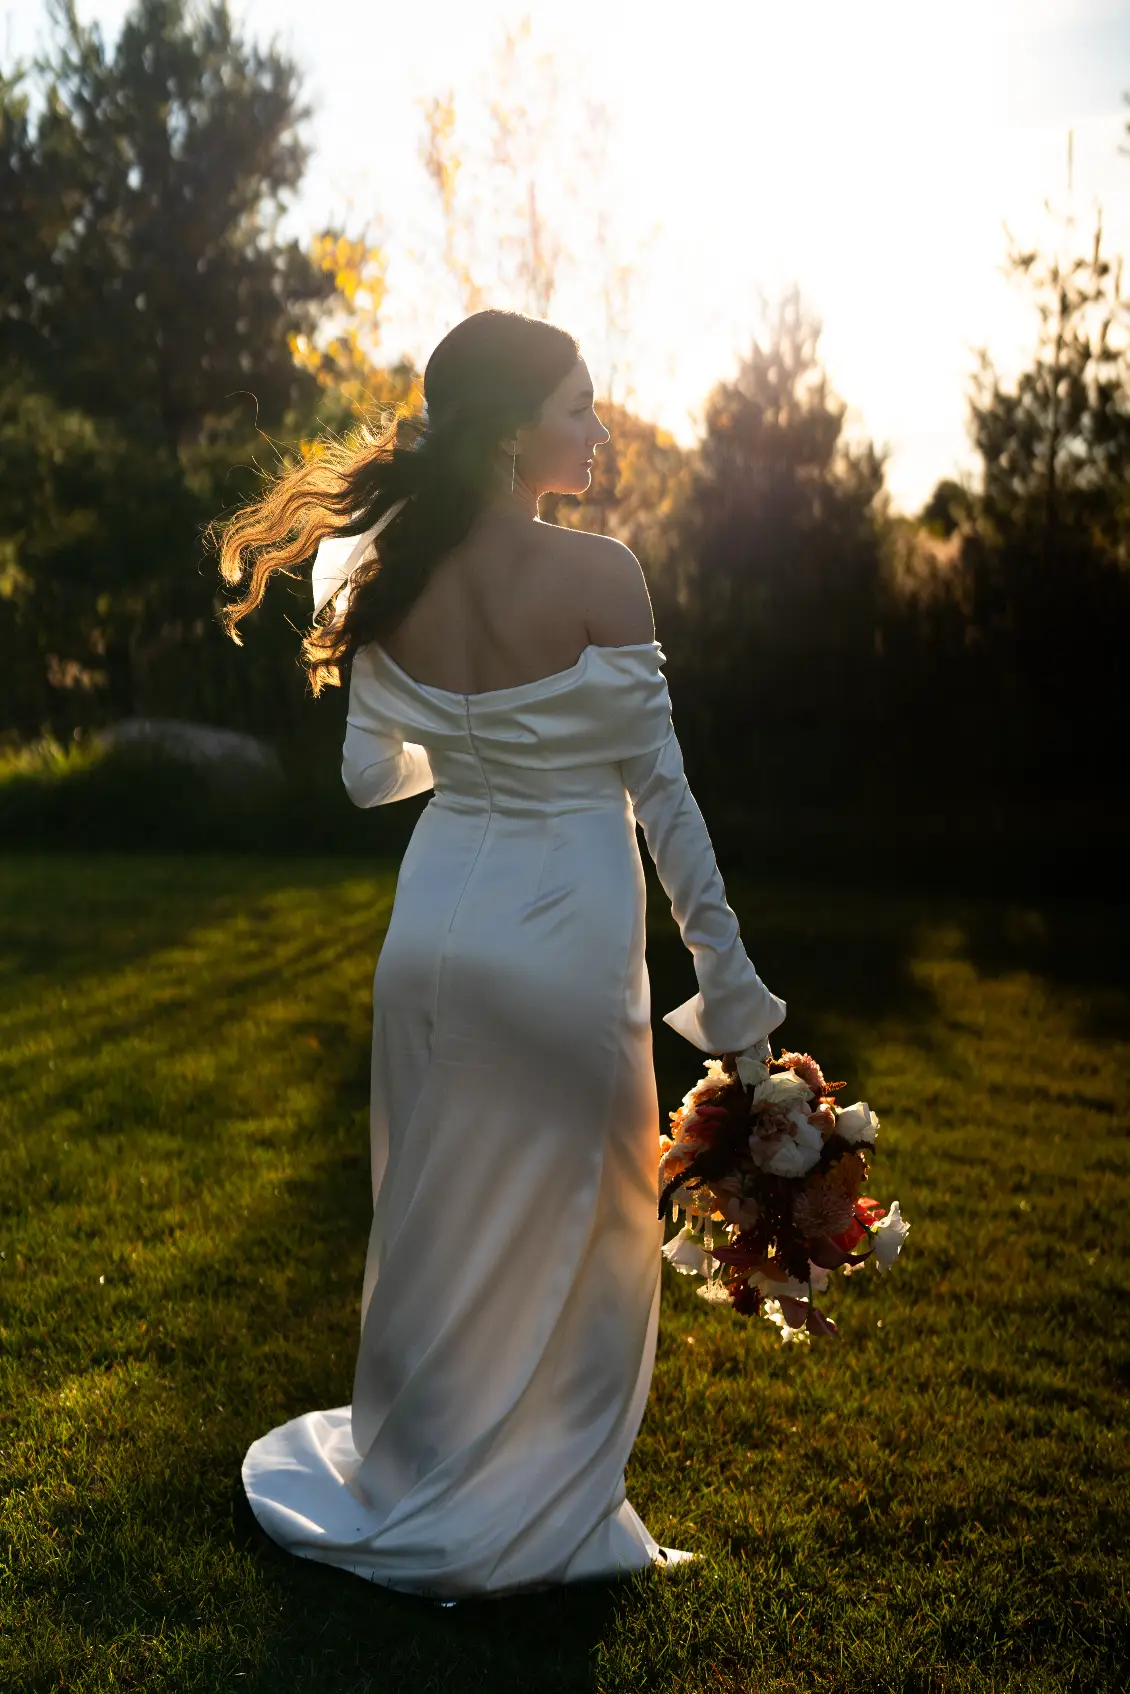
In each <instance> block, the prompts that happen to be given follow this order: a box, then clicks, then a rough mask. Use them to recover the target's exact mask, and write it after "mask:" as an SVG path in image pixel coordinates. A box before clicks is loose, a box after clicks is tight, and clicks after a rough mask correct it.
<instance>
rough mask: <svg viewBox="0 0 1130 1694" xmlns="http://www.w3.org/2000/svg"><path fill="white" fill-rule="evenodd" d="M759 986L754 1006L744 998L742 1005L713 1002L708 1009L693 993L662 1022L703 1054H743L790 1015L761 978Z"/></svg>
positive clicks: (740, 1003) (701, 999)
mask: <svg viewBox="0 0 1130 1694" xmlns="http://www.w3.org/2000/svg"><path fill="white" fill-rule="evenodd" d="M758 987H759V989H760V994H759V995H758V997H757V999H756V1001H755V1002H754V1003H753V1004H750V1002H749V999H748V997H745V996H743V997H742V999H741V1001H740V1002H739V1003H734V1004H729V1005H728V1004H727V1003H726V1002H725V1001H712V1002H711V1004H710V1005H709V1006H708V1005H707V1003H706V1001H705V1000H704V999H703V996H702V994H701V993H698V994H692V995H691V997H690V999H689V1000H684V1001H683V1003H682V1004H681V1005H679V1006H676V1007H674V1009H673V1010H672V1011H670V1012H664V1014H663V1022H664V1023H665V1024H668V1025H669V1026H670V1027H671V1028H672V1029H673V1030H675V1031H676V1033H677V1034H679V1035H681V1036H683V1037H684V1038H685V1039H686V1040H687V1041H690V1042H691V1043H692V1044H693V1045H694V1046H695V1047H699V1048H701V1049H702V1051H703V1052H704V1053H716V1054H718V1053H742V1052H744V1051H745V1049H746V1048H747V1047H752V1046H753V1044H754V1042H756V1041H763V1040H764V1039H765V1037H766V1036H767V1035H769V1034H770V1033H771V1032H772V1031H773V1030H775V1029H776V1028H777V1027H778V1025H779V1024H782V1023H784V1021H785V1017H786V1015H787V1007H786V1003H785V1001H784V1000H781V999H778V997H777V995H776V994H771V993H770V991H769V990H768V988H766V987H765V984H764V983H763V982H761V981H760V979H759V980H758Z"/></svg>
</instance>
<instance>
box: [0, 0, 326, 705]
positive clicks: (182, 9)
mask: <svg viewBox="0 0 1130 1694" xmlns="http://www.w3.org/2000/svg"><path fill="white" fill-rule="evenodd" d="M52 20H53V27H54V32H55V33H54V37H53V42H52V46H51V50H50V52H49V54H48V56H47V57H46V58H45V59H43V60H42V61H41V62H40V63H39V64H38V65H37V66H35V67H33V69H32V70H31V71H28V70H26V69H24V70H19V69H17V70H16V71H14V72H13V73H12V74H10V75H8V76H6V77H5V78H3V80H0V216H2V217H3V221H4V227H5V229H8V230H11V231H13V232H14V236H15V239H14V240H13V241H12V242H11V243H6V244H5V245H4V247H3V248H0V559H3V561H4V566H3V570H2V572H0V596H2V597H3V598H2V604H0V622H2V623H3V626H4V633H3V643H2V644H3V647H4V648H5V650H7V651H12V650H22V651H23V652H25V653H26V652H35V653H36V654H37V655H38V659H39V662H40V663H41V664H42V666H43V673H42V681H41V684H40V686H39V687H38V688H37V689H34V690H32V689H29V688H28V687H27V686H26V680H27V679H26V674H24V672H21V674H22V675H24V682H23V683H21V684H19V685H18V687H17V686H13V684H12V681H11V672H9V673H8V678H9V680H8V682H7V683H6V687H5V696H0V699H2V701H3V712H4V721H5V722H6V724H7V725H8V726H10V727H16V728H19V729H21V730H22V731H24V732H27V731H29V730H33V729H38V728H46V727H50V728H54V729H56V730H60V731H65V732H69V730H70V727H71V725H72V724H74V723H77V722H83V721H92V720H96V719H100V718H105V717H115V716H119V715H122V714H124V713H130V712H135V711H173V712H180V713H182V714H186V715H198V716H203V717H206V718H213V719H219V720H220V721H225V720H226V721H228V722H236V723H239V722H251V723H252V724H253V725H254V726H255V727H259V728H262V727H265V725H264V721H263V720H264V718H267V719H269V721H270V725H271V727H275V728H277V727H281V726H282V725H284V724H285V722H286V721H287V718H288V716H289V717H290V718H293V717H294V716H295V714H296V712H297V711H298V709H299V707H300V703H301V700H302V683H301V673H300V671H299V670H298V667H297V666H296V665H295V664H294V663H293V631H292V630H290V629H289V628H288V627H287V626H286V623H285V618H284V617H282V616H281V608H280V615H279V617H278V618H276V622H278V624H279V628H278V630H277V631H276V633H275V635H274V637H273V638H272V639H271V640H268V641H266V642H260V643H257V655H256V660H255V662H254V664H252V663H249V662H248V661H247V659H246V658H243V659H242V661H241V664H240V667H239V669H238V671H237V670H236V669H234V668H233V667H234V663H235V659H236V655H235V653H234V651H233V650H229V644H227V643H225V642H224V640H223V637H222V635H221V633H220V632H219V631H218V629H217V628H216V626H215V621H214V612H215V601H216V587H217V585H216V584H215V581H214V568H213V567H212V566H211V564H210V563H207V562H205V561H204V560H203V558H202V553H201V547H200V540H199V535H200V530H201V528H202V526H203V524H204V523H205V522H206V521H207V520H208V519H209V518H211V517H212V516H213V515H214V514H215V512H216V511H217V509H218V508H219V507H221V506H222V505H224V504H225V503H226V501H227V500H230V499H232V498H235V497H238V495H239V493H240V491H241V489H242V488H245V487H247V486H248V475H249V470H248V461H249V460H253V459H254V456H255V453H256V451H261V450H262V444H263V441H264V438H266V439H267V440H269V439H270V434H269V433H266V432H284V433H286V432H289V433H291V434H293V435H294V436H295V437H300V436H301V435H302V434H304V433H308V432H309V428H310V424H311V421H312V418H313V414H314V409H315V408H316V406H317V405H318V404H319V402H320V401H321V399H322V397H323V391H322V389H321V387H320V386H319V383H318V381H317V378H316V375H315V374H314V373H312V372H311V371H309V370H303V369H299V368H297V367H296V364H295V361H294V358H293V356H292V351H291V346H292V341H293V339H294V338H295V337H297V336H300V335H306V334H308V333H309V332H310V330H311V329H312V327H313V325H314V323H315V321H316V318H317V316H318V314H319V313H320V311H321V310H323V309H324V307H325V305H326V304H327V303H328V302H329V301H331V300H332V298H333V296H334V291H335V287H336V285H337V275H336V273H335V272H333V271H330V270H327V268H326V267H325V265H324V264H322V263H321V262H319V260H318V257H317V255H314V256H311V255H310V254H308V253H306V252H304V251H302V250H301V249H300V248H299V247H298V246H297V245H296V244H295V243H294V242H293V241H289V240H283V239H282V238H281V237H280V235H279V232H278V223H279V218H280V216H281V213H282V210H283V208H284V206H285V202H286V198H287V196H288V195H289V194H290V193H291V192H292V191H293V189H294V188H295V187H296V186H297V183H298V181H299V179H300V176H301V172H302V169H303V166H304V164H305V160H306V145H305V142H304V141H303V139H302V134H301V126H302V121H303V119H304V117H305V107H304V106H303V105H302V103H301V100H300V92H299V82H298V72H297V69H296V67H295V66H294V65H293V63H292V62H291V61H290V60H289V59H287V58H286V57H285V56H284V55H283V54H281V53H279V52H278V51H277V50H276V49H275V48H274V47H270V48H266V49H261V48H259V47H257V46H254V45H249V44H248V43H246V42H245V41H243V40H242V39H241V38H240V37H239V36H238V35H237V34H236V33H235V31H234V29H233V26H232V23H231V19H230V16H229V14H228V11H227V8H226V6H225V5H223V4H221V3H218V0H213V3H212V4H209V5H207V6H205V7H203V8H202V9H200V10H198V11H193V10H190V9H189V7H188V6H187V5H186V4H184V3H183V0H137V4H136V5H135V7H134V9H133V10H132V11H131V12H130V13H129V14H128V16H127V17H126V19H125V22H124V24H123V26H122V30H121V33H120V36H119V38H118V40H117V43H116V46H115V48H114V50H113V52H109V51H108V50H107V48H106V47H105V45H104V43H103V40H102V37H101V34H100V32H99V31H98V29H97V27H96V26H90V27H86V26H84V25H83V24H81V23H80V22H79V20H78V18H77V15H76V13H75V9H74V5H73V0H60V3H57V4H55V5H54V7H53V10H52ZM272 615H274V614H272ZM284 652H285V653H286V659H285V660H284V657H283V655H284ZM24 669H25V671H26V667H25V668H24Z"/></svg>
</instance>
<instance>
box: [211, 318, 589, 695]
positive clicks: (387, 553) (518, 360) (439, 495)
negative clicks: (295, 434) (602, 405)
mask: <svg viewBox="0 0 1130 1694" xmlns="http://www.w3.org/2000/svg"><path fill="white" fill-rule="evenodd" d="M578 357H579V347H578V343H577V340H576V337H575V336H572V335H570V334H569V333H568V331H567V330H564V329H559V328H557V326H556V325H554V324H549V323H545V322H544V321H543V320H542V319H540V318H530V317H527V316H526V315H525V314H524V313H522V312H507V311H498V310H494V309H491V310H488V311H483V312H474V313H472V314H471V316H470V317H468V318H464V319H463V321H462V323H459V324H456V326H455V328H454V329H453V330H451V331H450V333H449V334H447V335H445V336H444V338H443V340H442V341H441V342H440V343H439V344H438V346H437V347H436V348H435V350H434V352H433V353H432V355H431V358H430V359H429V360H428V363H427V365H426V367H425V370H424V402H425V406H426V409H427V419H426V421H425V420H423V419H421V418H419V417H418V416H417V417H410V416H406V415H404V413H403V411H402V409H400V408H396V409H395V410H394V411H393V414H392V415H391V417H390V416H389V415H388V414H386V415H385V416H384V417H383V418H382V420H381V422H380V424H379V425H378V426H376V427H374V426H373V425H371V424H370V425H365V426H363V427H362V429H361V430H360V431H359V432H358V433H357V434H356V435H355V436H353V437H352V438H349V439H347V440H344V441H339V440H333V439H328V440H323V441H319V442H318V443H317V444H316V447H315V450H314V452H313V453H312V455H311V456H310V457H309V458H308V459H306V460H305V461H304V462H303V463H302V464H300V465H296V466H294V467H293V468H291V469H289V470H287V471H285V472H284V473H282V474H281V475H279V476H277V477H275V478H274V479H273V480H272V481H271V482H270V484H269V486H268V488H267V489H266V492H265V493H263V494H262V495H261V496H260V497H259V498H258V499H256V500H254V501H252V502H251V503H249V504H248V505H246V506H244V507H242V508H241V509H240V510H239V511H238V512H236V513H235V515H234V516H233V517H231V518H230V519H228V520H227V522H226V523H224V524H223V525H222V526H220V525H218V524H217V525H214V526H213V532H212V533H213V539H214V541H215V542H216V545H217V546H218V550H219V555H220V575H221V576H222V577H223V580H224V582H225V583H227V584H229V585H230V586H231V587H233V588H237V589H240V590H241V591H242V592H241V593H240V595H239V597H238V598H236V599H234V600H232V601H229V602H228V604H227V605H226V606H225V607H224V609H223V611H222V612H221V614H220V621H221V623H222V624H223V626H224V629H225V631H226V632H227V634H229V635H230V636H231V637H232V639H233V640H234V641H235V642H236V643H237V644H239V645H242V641H241V637H240V635H239V632H238V629H237V625H238V624H239V623H240V621H241V620H242V619H243V618H245V617H246V616H247V615H248V613H249V612H253V611H254V610H255V609H256V607H257V606H259V605H260V603H261V602H262V599H263V595H264V593H265V592H266V588H267V584H268V582H269V581H270V579H271V577H272V576H273V575H275V574H276V573H277V572H278V573H282V574H285V575H287V576H291V577H293V576H296V575H298V574H299V573H300V567H302V566H303V565H308V564H310V563H311V562H312V560H313V555H314V552H315V550H316V548H317V545H318V543H319V542H320V541H321V540H323V538H324V537H326V536H328V535H340V536H354V535H361V534H362V533H363V532H364V531H365V530H367V529H369V528H371V527H372V525H373V524H375V523H376V522H377V520H378V519H379V518H380V517H381V516H382V515H383V514H384V513H385V512H387V511H388V509H389V507H390V506H392V505H394V504H395V503H396V502H397V501H398V500H402V499H404V498H405V497H406V496H415V498H408V499H407V502H406V504H405V505H404V506H403V507H402V508H401V510H400V511H399V512H398V513H397V515H396V516H395V517H394V518H393V519H391V521H390V522H389V523H388V524H387V525H386V527H385V528H384V529H383V530H382V531H381V533H380V536H379V537H378V539H377V541H376V542H375V543H374V556H373V557H372V558H371V559H367V560H366V561H365V562H364V563H362V564H361V565H360V566H359V567H358V568H357V569H356V570H355V571H354V572H353V573H352V576H351V579H350V582H351V586H350V592H349V595H348V604H347V607H346V610H345V614H344V616H343V617H336V616H335V614H334V608H333V601H332V600H331V602H330V604H329V606H328V607H327V608H324V609H323V611H322V613H320V614H319V616H318V618H317V619H316V620H315V622H314V623H313V625H312V627H311V628H310V629H309V630H308V631H307V633H306V634H305V636H304V637H303V640H302V661H303V663H304V664H305V666H306V668H307V670H308V672H309V676H310V683H311V687H312V690H313V692H314V693H315V694H320V693H321V691H322V689H323V688H324V687H326V686H327V685H329V686H336V685H337V684H339V683H340V681H341V666H342V665H343V664H344V663H345V662H346V661H347V660H348V659H349V658H350V657H351V655H352V654H353V652H354V650H355V649H356V648H358V647H360V646H362V645H364V643H365V642H367V641H374V640H376V641H379V640H380V639H381V637H382V636H383V635H384V634H385V632H386V631H388V630H390V629H394V628H395V627H396V625H397V624H398V623H399V622H400V620H401V619H402V618H403V617H404V614H405V613H406V611H407V610H408V608H409V606H410V605H411V604H412V602H413V601H414V600H415V599H416V597H417V595H419V594H420V592H421V591H422V589H423V588H424V585H425V584H426V582H427V580H428V577H429V576H430V574H431V571H432V569H433V567H434V566H435V564H436V563H437V561H438V560H439V559H440V558H442V557H443V556H444V554H445V553H447V552H449V551H450V550H451V549H452V548H453V547H455V546H457V545H458V543H459V542H460V541H462V540H463V538H464V537H465V536H466V534H467V532H468V530H469V529H470V527H471V524H472V522H473V520H474V518H475V516H476V514H477V513H478V511H479V510H480V508H481V507H482V505H483V502H484V499H485V497H486V494H487V492H488V490H489V488H490V483H491V478H492V476H493V474H494V467H495V459H496V454H497V451H498V445H499V442H500V441H501V440H502V439H503V438H504V437H505V436H508V435H512V434H513V432H514V431H515V430H516V429H517V427H518V426H519V424H523V423H534V422H536V421H537V418H538V416H539V414H540V412H541V408H542V405H543V404H544V402H545V401H546V399H548V397H549V395H550V394H552V393H553V391H554V389H555V388H556V387H557V386H558V384H559V383H560V382H562V381H563V379H564V378H565V377H566V376H567V375H568V374H569V372H570V371H571V370H572V368H573V366H574V365H575V364H576V362H577V359H578Z"/></svg>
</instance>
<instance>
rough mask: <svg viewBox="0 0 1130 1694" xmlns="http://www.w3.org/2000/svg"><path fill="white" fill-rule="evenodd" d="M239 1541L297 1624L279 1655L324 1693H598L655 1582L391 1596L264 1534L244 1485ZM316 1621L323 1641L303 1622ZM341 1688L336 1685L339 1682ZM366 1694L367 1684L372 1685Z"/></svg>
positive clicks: (236, 1521)
mask: <svg viewBox="0 0 1130 1694" xmlns="http://www.w3.org/2000/svg"><path fill="white" fill-rule="evenodd" d="M231 1512H232V1524H233V1528H234V1543H235V1545H236V1546H237V1547H238V1548H239V1550H240V1551H241V1552H244V1553H246V1554H247V1555H249V1556H250V1557H251V1558H253V1559H254V1561H255V1564H256V1568H257V1570H258V1573H259V1577H260V1580H261V1581H263V1582H265V1583H269V1584H270V1586H271V1588H272V1589H273V1591H274V1593H275V1596H276V1598H277V1600H278V1602H279V1605H280V1610H281V1611H282V1612H283V1613H284V1614H285V1615H286V1616H288V1617H289V1618H290V1619H291V1620H292V1621H291V1623H290V1626H289V1627H288V1628H286V1629H285V1631H284V1633H283V1634H282V1635H281V1636H280V1640H279V1642H278V1643H277V1645H278V1646H279V1647H281V1648H283V1649H284V1651H285V1652H286V1653H287V1654H288V1655H289V1654H291V1653H295V1654H298V1655H301V1656H302V1658H303V1659H305V1661H306V1669H307V1670H311V1669H312V1668H313V1664H314V1662H315V1661H317V1662H318V1665H319V1670H320V1674H321V1677H322V1678H323V1680H320V1681H319V1683H318V1686H319V1687H320V1688H324V1689H325V1690H327V1694H329V1691H330V1690H336V1689H339V1688H340V1689H345V1688H352V1687H356V1686H357V1683H356V1682H355V1681H353V1680H351V1679H352V1678H356V1677H358V1676H362V1677H364V1676H371V1677H372V1678H373V1681H372V1684H371V1686H372V1687H373V1689H374V1690H376V1689H380V1690H381V1691H382V1694H383V1691H384V1690H386V1689H399V1688H409V1687H411V1688H412V1689H413V1690H416V1689H427V1690H432V1689H435V1690H437V1691H439V1690H443V1691H447V1690H454V1689H458V1690H460V1691H462V1690H472V1689H478V1688H479V1687H482V1688H487V1687H490V1688H492V1689H497V1690H502V1691H504V1694H511V1691H513V1694H527V1691H529V1690H535V1689H536V1690H538V1691H539V1694H540V1691H541V1690H545V1691H546V1694H554V1691H557V1690H561V1691H562V1694H564V1691H566V1690H568V1691H573V1690H576V1691H578V1694H579V1691H581V1690H587V1689H590V1688H592V1687H594V1686H595V1684H594V1682H593V1673H592V1655H593V1651H594V1649H595V1647H596V1646H597V1644H598V1643H599V1642H600V1641H601V1640H603V1639H604V1638H605V1636H606V1635H607V1634H608V1632H609V1631H610V1630H611V1629H612V1628H613V1627H614V1625H615V1621H616V1619H617V1618H618V1617H623V1616H626V1615H627V1614H628V1613H629V1612H630V1611H631V1610H632V1609H633V1608H638V1607H639V1606H641V1605H642V1604H644V1603H645V1600H644V1596H643V1594H642V1592H641V1588H642V1584H643V1583H646V1582H647V1581H649V1580H650V1581H653V1582H662V1581H663V1580H664V1579H663V1578H662V1576H656V1577H654V1578H648V1577H646V1576H645V1577H644V1578H643V1579H642V1580H641V1579H637V1580H634V1581H633V1580H629V1581H625V1582H622V1583H613V1582H607V1583H604V1582H583V1583H574V1584H570V1585H569V1586H568V1587H567V1588H563V1589H558V1590H555V1591H552V1592H549V1593H544V1594H530V1595H526V1596H510V1597H508V1598H501V1599H497V1600H481V1601H476V1600H461V1601H459V1602H458V1603H457V1604H456V1605H454V1606H450V1607H441V1606H437V1605H435V1604H434V1603H433V1602H431V1601H429V1600H424V1599H419V1598H416V1597H415V1596H413V1595H409V1594H399V1593H396V1592H394V1591H391V1590H388V1589H383V1588H381V1587H380V1586H379V1585H377V1584H375V1583H371V1582H368V1581H367V1580H366V1579H364V1578H362V1577H357V1576H354V1575H353V1574H352V1573H351V1572H347V1571H340V1570H334V1569H332V1568H328V1567H321V1566H319V1565H318V1564H316V1563H314V1562H313V1561H308V1560H301V1559H296V1558H294V1557H293V1556H292V1555H291V1554H289V1553H286V1552H285V1551H283V1549H282V1548H280V1547H277V1546H276V1545H275V1544H274V1543H273V1542H272V1541H271V1540H270V1538H269V1536H267V1535H266V1534H265V1533H264V1531H263V1530H262V1529H261V1528H260V1526H259V1524H258V1522H257V1520H256V1518H255V1516H254V1513H253V1512H252V1510H251V1508H250V1506H249V1505H248V1502H247V1497H246V1495H245V1494H244V1492H243V1488H242V1485H236V1486H235V1487H233V1489H232V1494H231ZM300 1615H303V1616H304V1617H305V1618H317V1619H319V1620H320V1622H321V1625H322V1627H321V1628H320V1629H319V1630H318V1631H317V1632H316V1633H315V1632H313V1631H311V1630H309V1629H308V1628H303V1627H302V1625H301V1624H299V1623H298V1618H299V1616H300ZM331 1676H332V1677H334V1678H335V1679H336V1680H332V1681H331V1680H329V1678H330V1677H331ZM248 1686H249V1687H251V1688H258V1689H262V1690H264V1691H267V1690H273V1689H277V1688H281V1687H284V1686H288V1684H286V1683H284V1682H283V1681H281V1680H280V1675H279V1669H278V1666H277V1664H276V1665H275V1666H274V1668H272V1669H271V1670H269V1671H266V1672H265V1673H264V1674H263V1676H262V1677H260V1678H254V1679H251V1680H250V1681H249V1684H248ZM362 1686H369V1685H368V1684H367V1683H364V1684H362Z"/></svg>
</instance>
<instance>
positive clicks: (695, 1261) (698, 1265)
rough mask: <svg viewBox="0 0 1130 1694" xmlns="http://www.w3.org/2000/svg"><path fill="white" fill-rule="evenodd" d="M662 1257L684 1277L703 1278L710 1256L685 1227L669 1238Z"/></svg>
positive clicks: (708, 1266) (698, 1240) (696, 1237)
mask: <svg viewBox="0 0 1130 1694" xmlns="http://www.w3.org/2000/svg"><path fill="white" fill-rule="evenodd" d="M663 1257H664V1258H665V1259H666V1260H667V1263H668V1264H669V1265H674V1267H675V1269H676V1270H677V1271H681V1272H682V1273H683V1275H684V1276H705V1275H706V1274H707V1271H708V1270H709V1268H710V1255H709V1254H708V1253H706V1252H705V1251H704V1249H703V1245H702V1242H701V1240H700V1239H699V1237H698V1236H697V1235H692V1233H691V1231H690V1230H689V1229H688V1228H686V1227H684V1228H683V1229H681V1230H680V1231H679V1233H678V1235H673V1236H672V1237H671V1239H670V1241H668V1243H667V1245H666V1247H664V1249H663Z"/></svg>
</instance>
